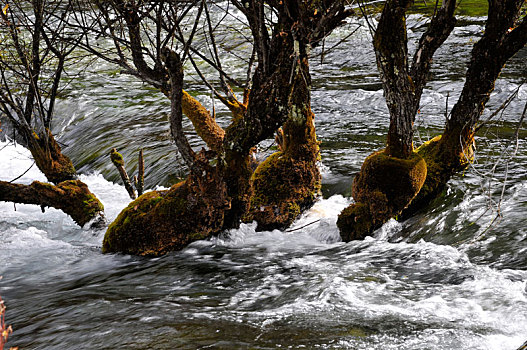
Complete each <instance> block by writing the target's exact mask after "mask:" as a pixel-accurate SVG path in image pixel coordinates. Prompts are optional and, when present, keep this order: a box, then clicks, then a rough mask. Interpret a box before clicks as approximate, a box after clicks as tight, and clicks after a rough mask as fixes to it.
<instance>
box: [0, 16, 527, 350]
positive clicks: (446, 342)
mask: <svg viewBox="0 0 527 350" xmlns="http://www.w3.org/2000/svg"><path fill="white" fill-rule="evenodd" d="M408 23H409V27H410V47H411V48H412V43H414V41H415V39H416V38H418V35H419V33H421V32H422V30H423V29H424V23H425V20H424V18H422V17H420V16H416V15H412V16H410V18H409V21H408ZM482 23H483V20H482V19H479V18H464V19H462V20H461V21H460V23H459V24H458V26H457V27H456V29H455V30H454V33H453V35H452V37H451V38H450V39H448V41H447V43H446V44H445V46H444V47H442V48H441V49H440V50H439V51H438V53H437V54H436V58H435V64H434V67H433V70H432V77H431V82H430V83H429V84H428V86H427V89H426V90H425V93H424V94H423V99H422V104H421V109H420V114H419V117H418V120H417V122H416V128H417V130H418V135H417V137H416V144H417V145H419V144H420V143H422V142H423V141H426V140H427V139H429V138H430V137H432V136H434V135H436V134H438V133H440V131H441V129H442V126H443V125H444V118H445V117H444V114H445V109H446V108H448V109H451V108H452V105H453V103H454V102H455V100H456V97H457V96H458V95H459V92H460V90H461V87H462V83H463V74H464V71H465V69H466V64H467V62H468V59H469V53H470V48H471V46H472V44H473V42H474V41H475V40H476V38H477V36H478V35H479V33H480V32H481V30H482ZM354 27H359V30H358V31H357V32H356V33H355V34H354V35H353V36H352V37H351V38H349V39H347V40H346V41H345V42H344V43H343V44H342V45H340V46H339V47H338V48H337V49H335V50H333V51H330V52H329V53H327V54H326V55H325V56H324V58H323V60H321V58H320V57H315V58H313V60H312V74H313V96H312V106H313V111H314V113H315V115H316V126H317V133H318V135H319V139H320V141H321V142H322V143H321V152H322V164H321V168H322V173H323V196H322V197H321V198H320V200H319V201H318V202H317V203H316V204H315V205H314V207H313V208H311V209H310V210H309V211H307V212H306V213H305V214H304V215H303V216H302V217H301V218H300V219H299V220H297V222H295V223H294V225H293V226H292V227H291V228H290V229H289V230H286V231H277V230H275V231H272V232H255V230H254V228H255V227H254V225H252V224H250V225H244V224H243V225H242V226H241V227H240V229H237V230H232V231H230V232H225V233H223V234H222V235H221V236H219V237H216V238H213V239H210V240H207V241H198V242H195V243H193V244H191V245H190V246H188V247H187V248H186V249H184V250H182V251H180V252H174V253H171V254H168V255H166V256H163V257H160V258H155V259H151V258H139V257H133V256H129V255H121V254H109V255H103V254H101V251H100V246H101V243H102V239H103V236H104V231H105V230H104V229H102V230H91V229H87V228H84V229H81V228H79V227H78V226H76V225H75V224H74V223H73V221H72V220H71V219H70V218H69V217H67V216H66V215H65V214H63V213H62V212H61V211H58V210H55V209H46V212H45V213H42V211H41V208H40V207H38V206H30V205H19V204H17V205H13V204H12V203H5V202H0V275H1V276H3V279H2V280H1V281H0V295H1V296H2V298H3V299H4V300H5V302H6V305H7V315H6V320H7V323H8V324H11V325H12V326H13V329H14V333H13V334H12V336H11V337H10V339H9V342H8V344H7V346H8V347H9V346H19V347H20V349H57V350H58V349H277V348H290V349H300V348H306V349H416V350H417V349H438V350H439V349H441V350H446V349H493V350H502V349H512V350H514V349H516V348H518V347H519V346H520V345H521V344H522V343H523V342H525V341H526V340H527V284H526V281H527V163H526V162H525V160H526V158H527V144H526V142H525V136H527V135H526V133H527V132H526V129H525V127H524V126H522V127H521V128H520V129H519V136H520V137H519V139H518V142H517V143H516V140H515V137H514V136H515V132H516V127H517V122H518V120H519V117H520V115H521V112H522V110H523V107H524V104H525V102H526V100H527V86H522V87H520V84H521V82H522V81H524V80H525V79H526V77H527V71H526V69H527V67H526V64H525V58H526V57H527V51H526V50H523V51H521V52H520V53H519V54H518V55H517V56H516V57H515V58H513V59H512V60H511V61H510V62H509V64H508V65H507V67H506V68H505V70H504V72H503V74H502V77H501V78H500V79H499V80H498V82H497V84H496V91H495V93H494V94H493V96H492V98H491V101H490V102H489V104H488V106H487V107H488V110H487V111H486V112H485V116H488V115H490V113H491V112H492V111H494V110H496V108H498V106H500V105H501V104H502V103H503V102H504V101H505V100H506V99H507V97H508V96H509V95H510V94H511V93H513V92H514V91H515V90H517V89H518V88H519V87H520V88H519V92H518V97H517V98H516V99H514V100H512V102H511V104H510V105H509V107H508V108H507V109H506V110H505V111H504V112H503V113H501V114H499V115H498V116H497V117H495V119H496V120H495V121H494V122H492V123H489V125H488V127H484V128H482V130H481V131H480V133H479V137H478V139H477V145H478V153H477V155H478V156H477V161H476V163H475V164H474V166H472V167H470V168H469V169H468V170H466V171H465V172H464V173H462V174H459V175H458V176H456V177H455V178H454V179H452V180H451V181H450V183H449V184H448V188H447V189H446V191H445V192H444V193H443V195H441V196H440V197H439V198H438V199H436V200H435V201H433V202H432V203H430V204H429V206H428V207H427V208H423V209H424V210H423V211H422V212H421V213H418V214H417V215H416V216H414V217H413V218H411V219H409V220H407V221H404V222H397V221H395V220H392V221H390V222H388V223H387V224H385V225H384V226H383V227H382V228H381V229H379V230H378V231H376V232H375V234H374V236H373V237H370V238H367V239H366V240H364V241H356V242H350V243H342V242H341V241H340V237H339V234H338V230H337V228H336V218H337V215H338V213H339V212H340V211H341V210H342V209H343V208H345V207H346V206H347V205H348V204H349V203H351V201H352V200H351V199H350V198H349V195H350V184H351V180H352V177H353V174H354V173H356V172H357V171H358V170H359V168H360V165H361V164H362V161H363V160H364V158H365V157H366V156H367V155H368V154H370V153H371V152H373V151H374V150H377V149H380V148H382V147H383V143H384V139H385V133H386V131H387V127H388V120H389V118H388V115H387V109H386V105H385V103H384V100H383V94H382V90H381V87H380V83H379V79H378V75H377V73H376V68H375V60H374V56H373V53H372V50H371V42H370V37H369V34H368V30H367V27H366V25H365V23H363V22H361V21H358V22H354V23H352V24H350V26H349V27H347V28H344V29H341V30H338V31H337V32H336V33H334V35H333V36H332V37H331V38H329V39H328V43H327V45H328V47H330V44H331V43H332V42H333V43H335V42H338V41H339V40H340V39H342V38H345V37H346V35H347V33H349V30H350V28H354ZM321 61H322V62H321ZM110 73H111V72H110V68H109V67H108V66H105V65H104V64H100V65H99V66H98V68H97V71H93V72H92V71H90V70H89V71H87V72H85V73H84V75H83V76H82V79H80V80H78V81H77V82H74V83H73V84H72V85H71V86H70V87H68V90H67V91H66V92H65V94H66V95H67V98H66V99H64V100H61V101H60V103H59V106H58V108H59V110H58V116H57V118H56V120H55V121H56V123H55V130H54V132H55V133H56V134H57V135H58V139H59V141H60V142H61V143H63V144H64V151H65V153H67V154H68V155H69V156H70V157H71V158H72V159H73V161H74V163H75V164H76V165H77V168H78V169H80V172H81V173H82V174H83V175H82V176H81V180H82V181H84V182H86V183H87V184H88V186H89V188H90V189H91V190H92V191H93V192H94V193H95V194H96V195H97V196H98V198H99V199H100V200H101V201H102V202H103V204H104V206H105V213H106V217H107V218H108V220H109V221H111V220H113V219H114V218H115V217H116V216H117V214H118V213H119V212H120V210H121V209H122V208H124V207H125V206H126V205H127V204H128V203H129V201H130V200H129V198H128V196H127V193H126V191H125V189H124V187H123V186H121V185H120V184H119V180H118V175H117V172H116V170H115V169H113V168H112V166H111V164H110V161H109V157H108V152H109V150H110V149H111V148H112V147H117V148H118V149H119V150H120V151H122V153H123V155H124V156H125V159H126V160H127V162H128V164H129V170H130V172H134V171H135V167H136V163H135V160H134V159H135V157H136V156H135V153H136V152H137V150H138V149H139V148H140V147H143V148H144V149H145V154H146V168H147V172H146V183H147V187H149V188H151V189H152V188H155V187H156V186H165V187H166V186H169V185H170V184H171V183H173V182H174V181H175V180H176V179H177V178H178V177H180V176H182V175H183V173H184V169H182V165H181V162H180V161H179V160H178V155H177V152H176V150H175V145H174V144H173V143H171V142H170V137H169V129H168V122H167V111H168V104H167V101H166V100H165V99H164V97H163V96H161V95H160V94H158V93H157V92H155V91H154V90H152V89H149V88H148V87H146V86H144V85H142V84H140V83H138V82H135V81H133V80H132V79H131V78H129V77H124V76H121V75H119V74H116V73H115V72H114V73H113V74H110ZM201 88H202V86H201V85H200V84H199V83H197V82H195V81H193V80H191V79H189V80H188V81H187V89H188V90H189V91H193V92H194V93H195V94H196V96H197V97H198V98H199V99H201V100H202V101H204V103H208V101H209V100H208V96H209V92H208V91H204V90H200V89H201ZM447 96H448V97H447ZM447 99H448V101H450V102H447ZM208 106H210V104H209V105H208ZM216 107H219V106H216ZM485 116H484V117H483V119H485ZM218 119H219V121H220V122H222V123H227V122H228V119H227V116H226V114H222V113H221V109H220V113H219V114H218ZM191 142H192V144H193V146H195V147H201V144H200V143H199V140H198V139H197V138H196V137H195V136H192V135H191ZM516 144H517V150H516V152H515V147H516ZM268 145H269V143H267V144H264V145H263V146H262V149H264V148H267V147H268ZM0 160H1V164H2V170H1V171H0V179H2V180H8V181H9V180H12V179H14V178H16V177H18V176H19V175H21V174H22V173H24V172H25V171H26V170H27V169H29V171H27V172H26V173H25V174H24V175H23V176H22V177H21V178H20V179H18V180H17V182H18V183H30V182H31V181H33V180H41V181H44V180H45V179H44V176H43V175H42V174H41V173H40V172H39V171H38V169H37V168H36V166H32V163H33V162H32V160H31V158H30V155H29V152H28V151H27V150H26V149H24V148H23V147H21V146H19V145H17V146H15V145H13V143H11V142H6V141H4V142H1V143H0ZM505 180H506V181H505ZM498 209H499V212H500V214H501V217H497V211H498ZM496 218H497V219H496Z"/></svg>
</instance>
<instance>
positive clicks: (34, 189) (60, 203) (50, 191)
mask: <svg viewBox="0 0 527 350" xmlns="http://www.w3.org/2000/svg"><path fill="white" fill-rule="evenodd" d="M0 201H6V202H14V203H21V204H36V205H40V206H41V207H42V210H44V208H45V207H53V208H56V209H60V210H62V211H63V212H64V213H66V214H68V215H69V216H71V218H72V219H73V221H75V222H76V223H77V224H78V225H79V226H84V225H85V224H86V223H87V222H89V221H90V220H92V219H93V218H95V217H96V216H97V215H101V214H102V212H103V210H104V207H103V205H102V204H101V203H100V202H99V200H98V199H97V198H96V197H95V195H94V194H93V193H91V192H90V190H89V189H88V186H86V184H84V183H83V182H81V181H79V180H70V181H64V182H61V183H59V184H57V185H56V186H54V185H51V184H48V183H43V182H39V181H34V182H33V183H31V185H20V184H13V183H9V182H6V181H0Z"/></svg>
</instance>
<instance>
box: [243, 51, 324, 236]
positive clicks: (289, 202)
mask: <svg viewBox="0 0 527 350" xmlns="http://www.w3.org/2000/svg"><path fill="white" fill-rule="evenodd" d="M298 46H299V48H300V47H301V46H300V45H298ZM306 47H307V46H306V45H305V44H303V45H302V50H300V52H299V56H298V58H297V61H296V62H295V65H296V66H295V71H296V73H295V75H294V80H293V84H292V88H291V92H290V102H289V105H288V118H287V121H286V122H285V124H284V126H283V130H282V133H281V137H282V142H281V145H280V148H281V149H280V151H279V152H276V153H274V154H272V155H271V156H270V157H269V158H267V159H266V160H265V161H264V162H263V163H262V164H260V165H259V166H258V168H257V169H256V171H255V172H254V174H253V176H252V181H253V188H254V194H253V196H252V198H251V208H250V211H249V213H248V214H247V216H246V217H245V218H244V220H245V221H253V220H255V221H256V222H257V223H258V226H257V230H260V231H261V230H273V229H284V228H286V227H288V226H290V225H291V224H292V223H293V221H294V220H295V219H296V218H297V217H298V216H299V215H300V214H301V213H302V211H303V210H305V209H307V208H309V207H310V206H311V205H313V203H314V201H315V198H316V197H317V195H318V192H319V191H320V186H321V176H320V171H319V169H318V166H317V161H318V160H319V147H318V141H317V136H316V133H315V123H314V115H313V112H312V111H311V98H310V97H311V96H310V95H311V91H310V88H311V77H310V74H309V65H308V60H307V52H306ZM287 63H289V62H287ZM287 63H286V64H287Z"/></svg>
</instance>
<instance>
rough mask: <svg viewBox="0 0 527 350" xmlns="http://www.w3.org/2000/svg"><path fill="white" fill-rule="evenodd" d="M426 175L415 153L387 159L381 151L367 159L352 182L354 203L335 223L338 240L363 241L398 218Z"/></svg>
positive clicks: (420, 186) (419, 158) (425, 166)
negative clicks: (340, 238)
mask: <svg viewBox="0 0 527 350" xmlns="http://www.w3.org/2000/svg"><path fill="white" fill-rule="evenodd" d="M426 175H427V164H426V162H425V160H424V159H423V157H421V156H420V155H419V154H418V153H417V152H414V153H413V154H412V156H411V157H409V158H407V159H401V158H395V157H390V156H388V155H387V154H386V153H385V151H384V150H382V151H379V152H375V153H373V154H372V155H370V156H369V157H367V158H366V160H365V161H364V163H363V165H362V167H361V171H360V172H359V174H358V175H357V176H356V177H355V179H354V181H353V186H352V194H353V198H354V199H355V201H356V203H355V204H352V205H350V206H349V207H348V208H346V209H344V211H342V213H341V214H340V215H339V218H338V221H337V226H338V228H339V231H340V235H341V237H342V240H343V241H349V240H353V239H363V238H364V237H366V236H367V235H369V234H371V233H372V232H373V230H375V229H376V228H378V227H380V226H381V225H382V224H384V223H385V222H386V221H387V220H389V219H390V218H392V217H395V216H397V215H399V214H400V213H401V212H402V211H403V210H404V209H405V208H406V207H407V206H408V205H409V204H410V202H411V201H412V199H413V198H414V197H415V196H416V195H417V194H418V192H419V191H420V189H421V188H422V186H423V184H424V182H425V179H426Z"/></svg>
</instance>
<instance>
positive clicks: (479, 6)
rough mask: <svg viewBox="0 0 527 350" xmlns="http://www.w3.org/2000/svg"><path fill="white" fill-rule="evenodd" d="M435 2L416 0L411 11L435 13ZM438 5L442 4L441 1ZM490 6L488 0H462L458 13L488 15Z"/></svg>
mask: <svg viewBox="0 0 527 350" xmlns="http://www.w3.org/2000/svg"><path fill="white" fill-rule="evenodd" d="M435 3H436V2H435V1H434V0H427V1H426V2H425V1H424V0H416V1H415V4H414V6H412V8H411V10H410V13H425V14H430V15H431V14H433V13H434V7H435ZM438 6H441V1H439V4H438ZM488 8H489V6H488V2H487V0H461V1H459V2H458V7H457V9H456V15H457V16H471V17H479V16H486V15H487V11H488Z"/></svg>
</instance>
